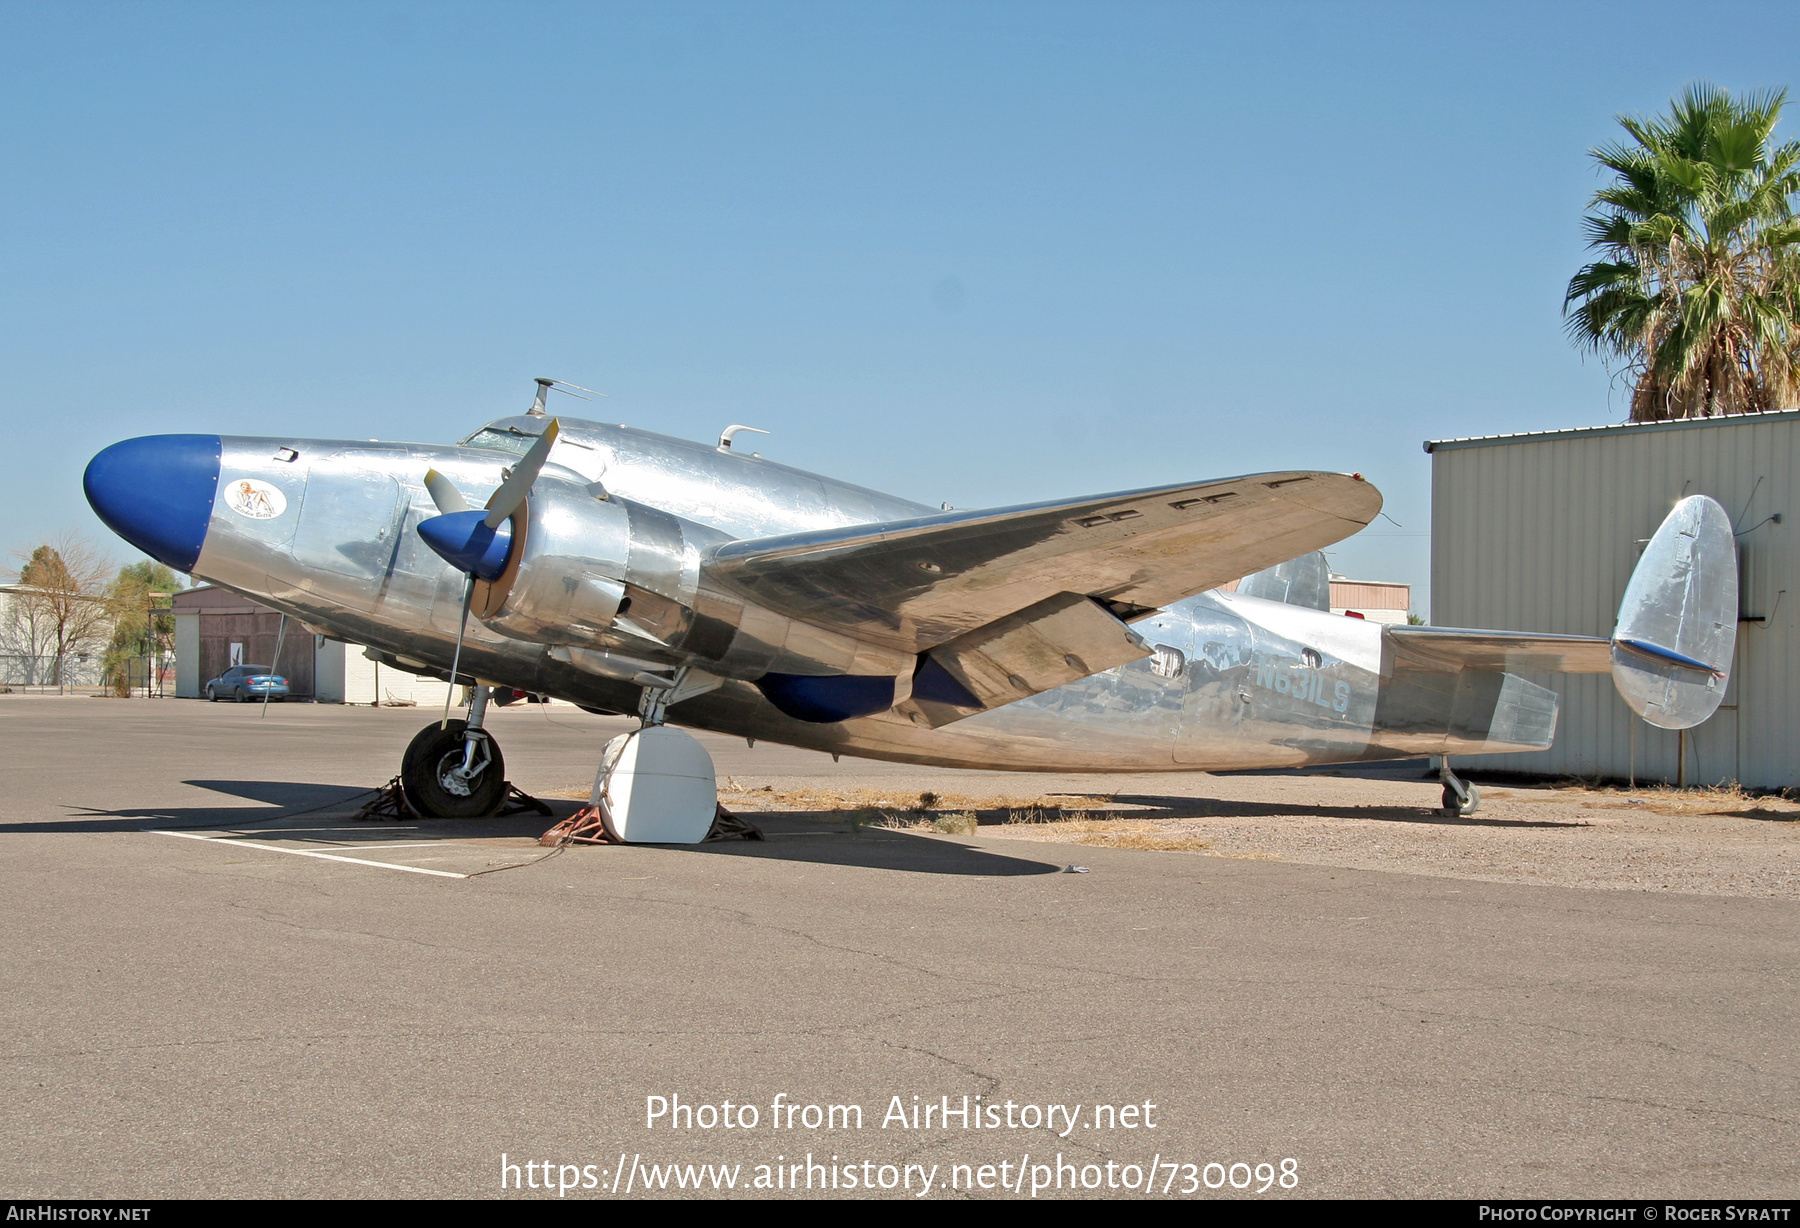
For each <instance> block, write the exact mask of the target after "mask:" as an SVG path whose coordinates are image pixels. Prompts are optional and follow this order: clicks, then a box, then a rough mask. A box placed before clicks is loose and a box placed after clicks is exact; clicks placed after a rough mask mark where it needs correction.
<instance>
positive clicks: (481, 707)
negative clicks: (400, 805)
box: [400, 685, 506, 819]
mask: <svg viewBox="0 0 1800 1228" xmlns="http://www.w3.org/2000/svg"><path fill="white" fill-rule="evenodd" d="M491 690H492V688H491V687H487V686H479V685H478V686H475V687H473V688H472V692H473V693H472V694H471V696H470V698H469V719H468V720H466V721H442V722H434V723H433V724H430V725H427V726H425V728H423V729H421V730H419V733H418V736H417V737H415V738H413V740H412V743H411V744H410V745H408V746H407V748H406V754H405V756H404V757H403V758H402V759H401V760H400V789H401V792H402V793H403V794H404V795H405V797H406V804H407V805H408V806H411V807H412V808H413V810H414V811H415V812H417V813H419V814H422V815H429V816H431V817H432V818H439V819H474V818H480V817H481V816H482V815H488V814H493V813H494V812H495V811H497V810H499V809H500V804H501V803H502V802H503V801H505V800H506V760H505V759H504V758H503V757H502V756H501V754H500V744H499V743H497V742H495V741H494V739H493V737H492V736H491V735H489V733H488V732H487V730H486V729H484V728H482V725H483V723H484V722H485V720H486V718H487V708H488V695H489V693H490V691H491Z"/></svg>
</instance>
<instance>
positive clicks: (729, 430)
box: [719, 425, 769, 452]
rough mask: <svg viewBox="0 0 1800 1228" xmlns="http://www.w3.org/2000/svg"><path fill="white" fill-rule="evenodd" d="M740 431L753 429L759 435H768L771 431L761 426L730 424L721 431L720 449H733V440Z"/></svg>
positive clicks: (727, 450) (723, 450)
mask: <svg viewBox="0 0 1800 1228" xmlns="http://www.w3.org/2000/svg"><path fill="white" fill-rule="evenodd" d="M740 431H753V432H755V433H756V434H758V435H767V434H768V433H769V432H767V431H765V430H763V429H762V427H760V426H736V425H733V426H728V427H726V428H725V429H724V430H722V431H720V432H719V451H721V452H729V451H731V441H732V440H733V439H736V438H737V436H738V433H739V432H740Z"/></svg>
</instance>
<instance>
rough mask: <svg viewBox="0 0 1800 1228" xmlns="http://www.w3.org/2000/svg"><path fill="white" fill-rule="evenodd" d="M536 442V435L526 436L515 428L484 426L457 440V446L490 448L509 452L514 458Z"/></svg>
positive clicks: (523, 453)
mask: <svg viewBox="0 0 1800 1228" xmlns="http://www.w3.org/2000/svg"><path fill="white" fill-rule="evenodd" d="M536 442H537V436H536V435H527V434H526V433H525V432H524V431H521V430H519V429H518V428H517V427H494V426H484V427H482V428H481V429H480V430H479V431H476V432H475V433H474V434H473V435H470V436H469V437H468V438H467V439H460V440H458V441H457V446H458V447H461V448H490V449H492V450H493V451H495V452H510V453H512V454H513V455H514V456H523V455H525V453H526V452H527V451H529V450H530V448H531V445H532V444H534V443H536Z"/></svg>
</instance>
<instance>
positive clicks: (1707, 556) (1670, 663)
mask: <svg viewBox="0 0 1800 1228" xmlns="http://www.w3.org/2000/svg"><path fill="white" fill-rule="evenodd" d="M1737 608H1738V579H1737V541H1736V539H1735V538H1734V537H1733V535H1732V532H1731V517H1730V516H1728V515H1726V513H1725V509H1724V508H1722V507H1720V506H1719V505H1718V504H1717V503H1715V502H1714V501H1713V500H1711V499H1709V498H1707V497H1706V496H1705V495H1693V496H1690V497H1689V498H1686V499H1683V500H1682V501H1681V502H1679V503H1677V504H1676V505H1675V510H1674V511H1672V512H1670V513H1669V515H1668V518H1667V519H1665V520H1664V521H1663V522H1662V527H1661V528H1659V529H1657V530H1656V535H1655V536H1653V537H1652V538H1651V539H1650V544H1649V545H1647V546H1646V547H1645V548H1644V555H1643V557H1642V558H1640V559H1639V560H1638V565H1637V568H1636V569H1635V570H1634V571H1633V572H1632V573H1631V583H1629V584H1628V585H1626V587H1625V597H1624V600H1622V601H1621V602H1620V603H1619V622H1618V626H1617V628H1616V629H1615V630H1614V631H1613V639H1612V660H1613V685H1614V686H1616V687H1617V688H1618V690H1619V695H1620V696H1621V697H1622V698H1623V699H1624V700H1625V702H1626V704H1627V705H1629V706H1630V708H1631V710H1632V711H1633V712H1636V713H1637V714H1638V715H1639V716H1641V717H1643V718H1644V719H1645V720H1646V721H1649V722H1650V723H1651V724H1652V725H1659V726H1661V727H1662V728H1664V729H1687V728H1690V727H1692V726H1694V725H1698V724H1699V723H1700V722H1701V721H1704V720H1705V719H1706V718H1707V717H1709V716H1711V715H1712V714H1713V712H1714V711H1716V710H1717V708H1718V706H1719V703H1720V701H1721V700H1723V699H1724V698H1725V684H1726V682H1727V680H1728V678H1729V675H1730V671H1731V657H1732V653H1733V652H1734V651H1735V650H1736V648H1737Z"/></svg>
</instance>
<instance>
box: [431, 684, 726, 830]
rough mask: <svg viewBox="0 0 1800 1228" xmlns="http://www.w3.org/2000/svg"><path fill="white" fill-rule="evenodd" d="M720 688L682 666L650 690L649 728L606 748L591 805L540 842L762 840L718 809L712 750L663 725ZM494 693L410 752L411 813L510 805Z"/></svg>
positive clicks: (476, 812)
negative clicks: (488, 725)
mask: <svg viewBox="0 0 1800 1228" xmlns="http://www.w3.org/2000/svg"><path fill="white" fill-rule="evenodd" d="M718 685H719V679H717V678H714V677H712V676H711V675H709V674H704V673H700V672H699V671H693V672H690V671H688V670H687V669H680V670H677V671H676V672H675V674H674V676H673V677H672V678H667V679H664V678H657V679H656V685H647V686H645V687H644V695H643V701H642V702H641V703H640V704H639V705H638V715H639V716H640V717H642V718H643V722H644V723H643V726H642V727H641V728H638V729H634V730H632V731H631V732H630V733H624V734H620V735H619V736H618V737H616V738H614V739H613V740H612V741H610V742H608V743H607V744H606V750H605V753H604V754H603V755H602V756H601V759H600V770H599V772H598V773H597V774H596V775H595V777H594V791H593V793H592V794H591V795H590V796H589V799H588V804H587V806H585V807H584V808H583V809H581V810H579V811H577V812H576V813H575V814H574V815H573V816H571V817H570V818H568V819H565V820H563V821H562V822H561V823H558V824H557V825H556V826H555V827H552V828H551V829H550V830H549V831H547V832H545V833H544V835H543V837H542V838H541V842H542V843H544V844H567V843H571V842H574V843H585V844H598V843H618V844H699V843H700V842H701V841H703V840H706V839H707V838H708V837H709V836H711V837H712V838H714V839H719V838H722V837H723V836H726V835H734V836H747V837H749V838H750V839H761V838H762V837H761V834H760V833H758V832H757V831H756V829H755V828H754V827H752V826H750V825H749V824H747V823H744V822H743V821H741V820H737V819H735V818H734V817H733V816H730V815H726V814H724V812H723V811H721V809H720V807H719V789H718V780H717V777H716V776H715V775H714V773H713V763H712V756H711V755H709V754H707V752H706V748H705V747H704V746H702V745H701V744H700V742H699V741H698V739H696V738H695V737H694V736H693V735H691V734H689V733H685V732H683V731H682V730H680V729H671V728H670V727H669V726H667V725H665V724H663V714H664V712H665V711H667V709H668V707H669V705H670V704H672V703H675V702H677V701H679V700H682V699H686V698H688V697H690V696H693V695H700V694H704V693H705V692H707V691H710V690H712V689H713V688H714V687H716V686H718ZM491 691H492V688H491V687H488V686H481V685H478V686H476V687H474V688H473V689H472V691H471V694H470V697H469V717H468V719H467V720H463V721H442V722H439V723H436V724H432V725H427V726H426V727H425V728H423V729H421V730H420V731H419V733H418V736H417V737H415V738H414V739H413V740H412V744H411V745H410V746H408V747H407V748H406V756H405V758H404V759H402V760H401V767H400V790H401V793H402V795H403V796H404V797H405V800H406V804H407V806H408V807H410V808H411V809H412V810H413V812H414V813H416V814H420V815H425V816H427V817H430V818H438V819H473V818H480V817H482V816H484V815H490V814H496V813H498V812H499V811H500V808H501V806H502V805H503V804H504V803H505V801H506V799H507V784H506V761H505V760H504V759H503V758H501V755H500V747H499V744H498V743H496V742H495V741H494V739H493V737H492V735H490V734H489V733H488V732H487V730H486V729H484V728H483V727H482V726H483V723H484V721H485V719H486V717H487V711H488V701H489V698H490V693H491ZM515 800H517V795H515ZM524 800H525V801H527V802H528V803H529V804H531V805H539V806H540V807H541V804H540V803H536V802H531V801H530V799H524ZM545 813H548V811H547V810H546V811H545Z"/></svg>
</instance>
